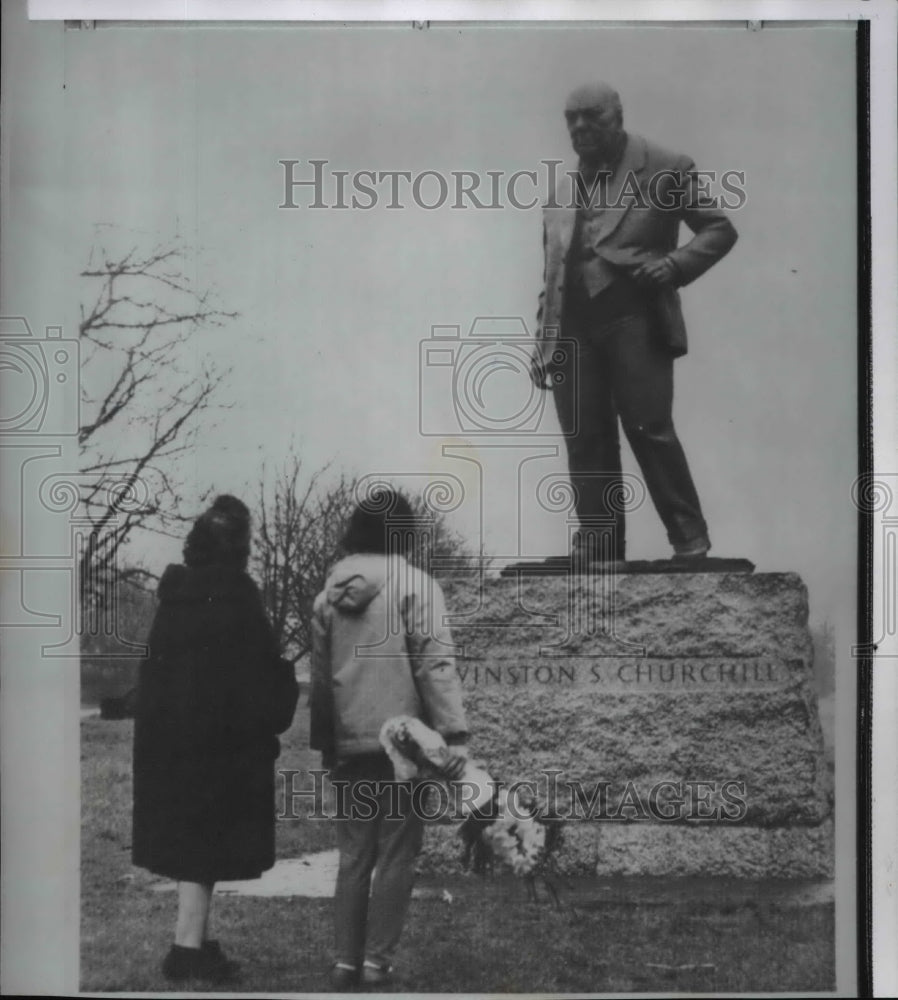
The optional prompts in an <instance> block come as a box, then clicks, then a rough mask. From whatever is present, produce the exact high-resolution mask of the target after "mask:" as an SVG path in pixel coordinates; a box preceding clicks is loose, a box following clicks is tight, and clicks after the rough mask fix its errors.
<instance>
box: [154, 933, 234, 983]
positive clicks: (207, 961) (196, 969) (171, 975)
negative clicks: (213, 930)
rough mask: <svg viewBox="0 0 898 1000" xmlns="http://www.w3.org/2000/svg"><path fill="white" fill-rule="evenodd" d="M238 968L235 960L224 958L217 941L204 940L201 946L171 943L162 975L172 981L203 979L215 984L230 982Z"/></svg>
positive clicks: (163, 964) (232, 980)
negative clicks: (191, 946)
mask: <svg viewBox="0 0 898 1000" xmlns="http://www.w3.org/2000/svg"><path fill="white" fill-rule="evenodd" d="M210 944H211V947H210ZM239 969H240V967H239V965H238V964H237V963H236V962H232V961H231V960H230V959H228V958H225V956H224V954H223V952H222V950H221V948H220V946H219V945H218V943H217V942H206V943H205V945H204V946H203V947H202V948H185V947H183V946H182V945H179V944H173V945H172V946H171V948H170V949H169V952H168V954H167V955H166V956H165V960H164V961H163V963H162V975H163V976H165V978H166V979H170V980H172V982H182V981H183V980H185V979H205V980H207V981H208V982H210V983H216V984H223V983H232V982H234V981H235V980H236V979H237V974H238V972H239Z"/></svg>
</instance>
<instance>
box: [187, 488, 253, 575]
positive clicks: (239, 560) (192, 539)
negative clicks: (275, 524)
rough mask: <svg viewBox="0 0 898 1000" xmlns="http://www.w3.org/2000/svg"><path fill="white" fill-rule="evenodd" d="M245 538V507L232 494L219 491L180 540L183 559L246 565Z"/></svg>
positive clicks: (196, 563)
mask: <svg viewBox="0 0 898 1000" xmlns="http://www.w3.org/2000/svg"><path fill="white" fill-rule="evenodd" d="M249 541H250V513H249V508H248V507H247V506H246V504H245V503H243V501H241V500H238V499H237V498H236V497H232V496H230V495H228V494H227V493H225V494H222V496H220V497H217V498H216V500H215V503H213V504H212V506H211V507H210V508H209V509H208V510H207V511H204V512H203V513H202V514H200V516H199V517H198V518H197V519H196V521H195V522H194V525H193V527H192V528H191V529H190V534H188V536H187V541H186V542H185V543H184V563H185V564H186V565H187V566H193V567H197V566H222V567H231V568H234V569H246V564H247V562H248V561H249Z"/></svg>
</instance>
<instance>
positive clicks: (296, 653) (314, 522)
mask: <svg viewBox="0 0 898 1000" xmlns="http://www.w3.org/2000/svg"><path fill="white" fill-rule="evenodd" d="M329 471H330V467H329V466H324V468H321V469H318V470H316V471H315V472H313V473H312V474H311V475H309V476H308V478H307V479H306V478H304V469H303V464H302V460H301V459H300V458H299V457H298V456H297V455H296V453H295V452H294V451H292V450H291V452H290V454H289V456H288V458H287V460H286V462H285V463H284V466H283V467H282V468H281V469H280V470H279V471H278V473H277V474H276V476H275V478H274V483H273V485H272V487H271V488H270V489H269V488H267V487H266V483H265V473H264V470H263V474H262V480H261V482H260V484H259V503H258V511H259V513H258V524H257V529H256V539H255V544H254V546H253V552H254V563H255V566H254V568H255V570H256V573H257V575H258V577H259V580H260V582H261V586H262V596H263V600H264V603H265V607H266V610H267V612H268V615H269V617H270V619H271V622H272V625H273V627H274V630H275V634H276V635H277V637H278V640H279V642H280V645H281V651H282V655H284V656H285V657H286V658H287V659H289V660H291V661H292V662H293V663H295V662H296V661H297V660H300V659H301V658H302V657H303V656H305V655H306V654H307V653H308V652H309V650H310V649H311V646H312V634H311V619H312V605H313V604H314V602H315V598H316V597H317V596H318V594H319V593H320V592H321V590H322V588H323V587H324V583H325V580H326V578H327V573H328V570H329V569H330V567H331V566H332V565H333V563H334V561H335V560H336V559H337V558H338V557H339V556H340V555H341V552H340V542H341V539H342V537H343V533H344V531H345V529H346V524H347V521H348V519H349V516H350V514H351V513H352V511H353V509H354V507H355V505H356V502H357V499H358V497H357V491H356V485H357V484H356V481H355V480H353V479H349V478H347V476H346V475H345V474H340V475H339V476H338V477H336V478H333V479H331V480H330V481H329V480H328V476H327V474H328V472H329ZM409 501H410V503H411V505H412V509H413V510H414V512H415V515H416V518H417V520H418V527H419V531H420V533H421V535H422V536H423V538H424V544H422V545H420V546H416V547H415V549H416V552H417V553H418V554H419V561H421V562H422V563H423V564H424V568H426V569H429V568H430V565H429V563H430V561H431V560H432V559H433V558H434V557H440V556H462V555H470V553H469V552H468V550H467V548H466V545H465V541H464V539H463V538H462V536H461V535H459V534H458V533H457V532H455V531H454V530H453V529H452V527H451V525H450V524H449V522H448V521H447V519H446V517H445V515H444V514H442V513H440V512H439V511H436V512H434V511H433V510H432V509H431V508H430V507H429V506H428V504H427V503H426V501H425V499H424V497H423V496H420V495H416V496H411V497H409Z"/></svg>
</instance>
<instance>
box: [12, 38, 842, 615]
mask: <svg viewBox="0 0 898 1000" xmlns="http://www.w3.org/2000/svg"><path fill="white" fill-rule="evenodd" d="M33 30H36V29H33ZM854 44H855V42H854V34H853V32H851V31H850V30H846V29H845V28H844V27H841V28H836V27H819V28H813V29H812V28H802V29H797V28H777V27H775V26H765V28H764V29H763V30H762V31H757V32H752V31H748V30H746V29H745V28H743V27H732V28H724V27H717V28H703V29H696V28H690V27H686V26H684V27H678V28H676V29H669V28H666V29H663V30H660V29H657V28H642V29H632V28H615V27H597V28H590V27H588V26H578V27H576V28H569V27H566V28H562V27H557V28H553V27H536V26H535V27H526V28H517V27H512V26H501V27H499V26H494V27H490V28H475V27H470V28H464V29H457V28H449V27H442V28H432V29H430V30H426V31H416V30H412V29H411V28H408V27H401V28H399V27H388V26H381V27H376V28H361V27H355V28H327V27H311V28H310V27H305V28H302V27H294V28H280V27H279V28H254V29H235V28H187V29H185V28H181V29H176V28H148V27H139V28H138V27H133V28H118V29H100V30H96V31H67V32H65V33H64V34H63V35H61V40H60V42H59V46H58V53H57V55H58V57H59V58H61V59H62V60H63V61H64V66H65V71H64V81H65V96H64V100H63V101H62V102H61V104H60V105H59V107H60V109H61V110H60V114H59V118H58V119H57V120H56V121H54V122H50V123H48V122H46V121H44V122H40V123H37V122H32V124H31V125H30V126H27V129H28V130H27V131H26V132H25V133H24V134H23V135H22V137H21V139H20V141H19V142H18V143H17V144H15V145H14V146H13V154H14V156H15V157H18V158H20V159H14V160H13V162H12V164H11V165H10V170H11V180H12V194H13V199H14V206H15V207H14V211H13V213H12V216H11V217H10V224H11V225H13V226H14V227H20V230H21V232H22V239H23V252H22V254H21V257H20V258H19V259H17V260H15V261H7V262H6V266H7V278H8V281H7V284H6V289H7V312H9V309H10V301H11V300H10V298H9V294H8V293H9V289H14V290H15V300H16V301H15V305H14V307H13V308H14V309H15V311H16V312H19V313H22V314H24V315H28V316H30V317H32V318H33V322H34V324H35V325H36V326H40V325H42V324H46V323H59V322H61V321H63V322H64V323H65V324H66V329H67V332H69V331H72V330H74V329H75V325H76V323H77V307H78V302H79V299H80V298H81V297H82V296H83V294H84V288H83V286H82V285H81V284H79V279H78V278H77V274H78V272H79V270H81V268H82V267H83V266H84V263H85V262H86V260H87V256H88V253H89V251H90V248H91V244H92V241H93V239H94V227H95V226H96V224H98V223H108V224H113V225H114V226H115V227H116V229H117V231H118V232H120V233H121V234H122V238H123V239H124V240H125V241H126V242H129V241H130V242H136V243H140V242H141V241H145V243H146V245H147V246H149V245H151V244H152V243H154V242H156V241H158V240H159V239H165V238H167V237H169V236H170V235H172V234H173V233H175V232H178V233H179V234H180V235H181V236H182V237H183V239H184V240H185V242H186V244H187V245H188V246H190V247H191V248H192V249H195V250H196V251H197V253H196V256H195V257H194V258H193V259H192V261H191V263H190V268H191V271H192V273H193V275H194V277H195V278H196V281H197V282H198V284H199V285H201V286H205V285H215V286H217V288H218V289H219V293H220V298H221V301H222V304H223V305H224V307H226V308H227V309H231V310H236V311H238V312H239V313H240V314H241V316H240V319H239V320H237V321H236V322H234V323H233V324H231V325H230V326H228V327H226V328H225V329H223V330H220V331H215V332H214V333H206V334H200V335H197V337H196V338H195V340H194V342H193V343H192V345H191V349H192V352H193V353H192V354H189V353H188V354H186V355H185V357H184V359H183V360H184V363H185V364H186V365H189V364H199V362H200V360H201V359H202V358H203V357H204V356H206V355H210V354H211V355H214V357H215V359H216V360H217V361H219V362H220V363H221V364H222V366H224V367H227V366H231V367H232V368H233V376H232V377H231V378H230V380H229V382H228V385H227V386H226V389H225V397H226V400H227V401H228V402H230V403H231V404H232V408H231V409H230V410H228V411H227V412H226V413H225V414H223V415H222V416H221V417H220V419H219V420H218V423H217V426H216V427H215V428H213V429H210V430H208V432H207V433H205V434H204V435H203V437H202V447H201V449H200V450H199V451H198V452H197V454H196V455H195V458H194V459H192V465H191V467H190V469H189V470H188V476H189V478H190V479H192V480H193V481H194V482H195V484H196V488H197V490H201V489H205V488H207V487H209V486H210V485H213V486H214V487H215V488H216V489H218V490H228V491H231V492H235V493H238V494H241V495H245V496H247V497H248V498H249V499H250V500H252V490H251V484H254V483H255V482H256V481H257V479H258V476H259V473H260V469H261V465H262V462H263V459H264V460H265V461H266V462H267V463H268V464H269V466H271V465H276V464H277V463H278V462H280V461H281V460H282V459H283V457H284V456H285V454H286V452H287V449H288V447H289V445H290V441H291V439H294V440H295V441H296V443H297V447H298V450H299V451H300V453H301V454H302V455H303V457H304V458H305V459H306V460H307V462H308V465H309V468H315V467H317V466H319V465H321V464H323V463H324V462H326V461H328V460H333V461H334V463H335V466H336V467H338V468H342V469H345V470H346V471H347V472H349V473H353V474H360V475H361V474H367V473H381V474H384V475H385V476H389V477H391V478H393V479H394V480H396V481H397V482H399V483H400V484H403V485H407V486H409V487H410V488H416V487H417V488H420V486H421V485H423V484H424V483H426V482H427V481H429V479H431V478H433V477H435V476H438V475H439V474H440V473H449V474H453V475H455V476H458V477H459V478H460V479H461V480H462V481H463V483H464V484H465V488H466V499H465V501H464V503H463V504H462V505H461V507H460V508H459V510H458V511H457V513H456V515H455V517H456V519H457V521H456V523H457V526H458V527H459V528H460V530H462V531H464V533H465V534H466V535H468V536H469V537H470V539H471V542H472V545H474V546H475V547H476V546H477V545H478V544H479V542H480V535H479V527H478V525H479V524H480V521H481V517H482V520H483V523H484V529H483V540H484V544H485V547H486V550H487V551H488V552H492V553H496V554H500V555H512V554H515V552H516V548H515V547H516V546H517V545H518V540H517V538H518V534H519V532H518V524H519V523H523V525H524V529H523V535H524V539H525V544H526V549H525V553H523V554H528V555H540V556H543V555H548V554H551V553H560V552H563V551H564V549H565V545H566V535H567V527H566V524H565V519H564V517H563V515H559V514H554V515H549V514H546V513H544V512H539V508H538V507H537V506H536V505H535V504H534V503H533V502H532V500H531V499H530V498H531V497H532V494H533V490H534V488H535V484H536V481H537V480H538V479H540V478H542V477H543V476H544V475H546V474H549V473H553V472H554V473H558V474H559V475H563V474H564V472H565V469H566V464H565V461H564V448H563V441H562V439H561V438H560V437H557V436H556V435H555V433H554V432H555V431H556V430H557V424H556V422H555V415H554V411H553V409H552V404H551V399H548V400H547V403H548V406H547V409H546V413H545V415H544V418H543V419H542V421H541V423H540V425H539V429H540V431H541V432H542V436H534V435H532V434H522V435H520V436H519V437H517V438H516V439H514V441H513V444H514V445H515V446H516V447H514V448H509V447H487V445H496V444H497V443H499V441H498V439H496V438H489V437H487V438H483V437H478V436H476V435H475V436H472V435H470V434H465V433H463V432H462V429H461V428H459V427H458V426H457V424H456V423H455V417H454V413H453V409H452V405H451V404H452V390H451V383H450V381H449V377H450V375H451V372H452V370H451V369H449V368H439V369H438V368H436V367H428V366H425V367H424V369H423V374H422V368H421V364H420V358H421V348H420V344H421V342H422V341H424V340H426V339H427V338H429V336H430V332H431V328H432V326H434V325H458V326H460V327H461V329H462V333H463V334H464V333H466V332H467V331H468V329H469V328H470V326H471V323H472V321H473V320H474V318H475V317H477V316H503V317H521V318H522V320H523V321H524V323H525V324H527V326H528V327H530V328H531V329H532V325H533V320H534V316H535V310H536V300H537V294H538V292H539V290H540V282H541V274H542V252H541V218H540V212H539V210H538V209H531V210H520V209H515V208H513V207H510V206H507V207H505V208H503V209H501V210H496V211H491V210H474V209H470V208H469V209H467V210H463V211H459V210H453V209H451V208H450V207H448V205H447V206H444V207H442V208H437V209H434V210H431V211H428V210H425V209H423V208H420V207H417V206H415V205H414V203H413V200H412V198H411V197H410V196H409V194H408V189H407V186H406V188H404V189H403V191H404V201H405V203H406V205H407V207H405V208H404V209H402V210H398V211H397V210H390V209H387V208H386V204H387V199H386V193H387V189H386V187H385V186H383V185H378V188H377V190H378V195H379V199H378V204H377V205H376V206H375V207H374V208H372V209H371V210H369V211H360V210H345V211H341V210H336V209H330V210H317V211H313V210H311V209H309V208H308V207H307V205H308V204H309V201H310V197H311V196H310V195H308V194H304V193H303V192H301V191H300V192H298V193H297V195H296V200H297V203H299V204H300V205H301V207H300V208H298V209H296V210H292V211H291V210H284V209H279V208H278V205H279V204H280V203H281V202H282V201H283V197H284V183H283V173H284V172H283V168H282V167H281V166H280V165H279V163H278V161H279V160H281V159H295V160H300V161H303V163H302V164H300V166H298V167H297V168H296V172H297V175H300V174H302V175H304V176H310V175H311V167H309V166H308V161H309V160H311V159H322V160H327V161H328V164H327V167H326V168H325V175H326V185H327V190H328V192H331V191H333V184H334V181H333V176H332V174H331V171H333V170H348V171H351V172H355V171H360V170H375V171H384V170H407V171H411V172H412V173H413V174H417V173H420V172H421V171H424V170H438V171H442V172H448V171H474V172H475V173H476V174H478V175H480V176H483V177H484V178H485V177H486V172H487V171H503V172H504V174H505V176H507V175H509V174H511V173H513V172H514V171H517V170H537V171H539V178H540V181H543V180H544V178H545V171H544V169H543V168H541V167H540V164H541V161H544V160H548V159H569V157H570V149H569V144H568V138H567V134H566V130H565V127H564V119H563V116H562V108H563V104H564V100H565V97H566V95H567V93H568V91H569V90H571V89H572V88H573V87H574V86H576V85H578V84H580V83H582V82H585V81H590V80H594V79H605V80H607V81H609V82H611V83H612V84H613V85H615V86H616V87H617V88H618V90H619V91H620V94H621V98H622V100H623V105H624V116H625V126H626V128H627V129H628V130H631V131H633V132H636V133H639V134H643V135H645V136H647V137H648V138H650V139H653V140H655V141H656V142H658V143H660V144H662V145H665V146H668V147H670V148H672V149H674V150H676V151H678V152H684V153H688V154H689V155H691V156H692V157H693V158H694V159H695V161H696V163H697V165H698V166H699V167H700V168H702V169H707V170H716V171H723V170H737V171H744V173H745V192H746V201H745V205H744V206H743V207H742V208H741V209H740V210H739V211H737V212H735V213H734V214H733V221H734V223H735V225H736V228H737V229H738V231H739V236H740V239H739V242H738V243H737V245H736V247H735V248H734V250H733V251H732V252H731V253H730V255H729V256H728V257H727V258H725V259H724V261H723V262H721V263H720V264H719V265H717V266H716V267H715V268H713V269H712V270H711V271H710V272H709V273H708V274H707V275H705V276H704V277H703V278H701V279H700V280H698V281H697V282H696V283H695V284H694V285H692V286H690V287H689V288H688V289H685V290H684V292H683V302H684V310H685V314H686V322H687V326H688V329H689V336H690V353H689V354H688V355H687V357H686V358H684V359H682V360H680V361H678V362H677V365H676V401H675V422H676V426H677V428H678V432H679V434H680V437H681V439H682V441H683V444H684V447H685V449H686V453H687V456H688V458H689V462H690V465H691V467H692V470H693V474H694V477H695V480H696V483H697V487H698V490H699V495H700V497H701V499H702V503H703V507H704V510H705V514H706V517H707V520H708V522H709V526H710V533H711V538H712V543H713V551H712V554H713V555H718V556H740V557H746V558H749V559H751V560H752V561H754V562H755V563H756V564H757V567H758V570H759V571H773V570H795V571H797V572H799V573H800V574H801V575H802V577H803V578H804V579H805V580H806V582H807V583H808V586H809V588H810V593H811V609H812V615H813V616H814V617H818V618H819V617H823V616H826V615H829V616H831V617H832V616H833V615H835V614H836V613H837V611H838V609H839V608H843V607H850V608H852V609H853V602H854V587H855V553H856V536H855V516H854V510H853V508H852V506H851V503H850V489H851V484H852V481H853V479H854V476H855V473H856V468H857V457H856V447H857V436H856V424H855V419H856V408H857V398H856V343H857V340H856V337H857V325H856V289H855V284H856V282H855V268H856V252H855V238H856V237H855V232H856V226H855V216H856V181H855V83H854ZM34 72H35V74H37V73H38V72H39V68H35V70H34ZM32 83H34V81H32ZM26 86H27V81H26ZM23 90H24V88H23ZM24 92H26V93H27V90H24ZM19 108H20V109H21V104H20V105H19ZM20 114H21V115H22V117H21V119H15V120H14V121H13V123H12V125H13V127H16V126H19V123H20V122H21V123H22V124H21V126H20V127H21V128H25V127H26V126H25V124H24V123H25V121H26V115H27V105H26V107H25V108H24V110H21V111H20ZM38 125H39V126H40V128H43V129H44V130H46V129H47V128H48V127H52V128H56V129H60V130H62V132H63V134H64V137H65V141H64V150H65V155H64V161H63V162H59V163H46V162H42V163H41V166H40V169H38V170H34V169H33V165H34V162H35V161H36V159H39V158H40V135H41V131H40V128H39V127H38ZM26 167H29V168H30V169H29V170H28V171H27V172H26ZM483 183H484V185H486V183H487V182H486V180H484V182H483ZM421 190H422V193H423V196H424V197H425V198H429V199H430V198H434V197H435V192H436V188H435V187H434V186H432V185H427V186H424V187H422V189H421ZM519 190H520V191H521V192H522V194H523V195H524V196H528V197H529V194H530V190H529V188H528V187H527V186H526V184H524V185H522V186H521V187H520V188H519ZM327 197H328V199H329V200H332V195H331V194H330V193H329V194H328V195H327ZM685 235H686V234H685V232H684V236H685ZM51 245H52V248H51ZM47 252H51V253H53V254H54V255H55V259H58V260H60V261H61V262H62V264H63V268H64V273H62V274H58V275H56V276H55V279H56V282H57V284H56V285H55V287H54V294H53V296H51V297H50V298H49V299H48V297H47V295H46V293H45V289H46V284H47V275H46V273H45V272H43V271H42V269H41V267H40V261H41V258H42V254H46V253H47ZM48 303H49V304H48ZM51 308H52V310H53V311H52V314H51V312H50V310H51ZM60 309H62V310H63V312H64V316H63V317H60V315H59V310H60ZM461 350H462V354H463V352H464V350H465V349H464V348H462V349H461ZM462 354H459V356H460V357H461V356H462ZM419 375H420V376H421V377H422V378H423V379H424V382H423V389H422V388H421V384H419ZM484 392H485V397H484V400H485V404H484V405H485V406H486V407H487V409H489V408H490V407H492V408H493V410H492V411H493V412H497V413H506V412H509V410H510V409H511V408H514V407H515V406H516V405H517V403H520V404H521V405H522V406H526V405H527V399H528V394H529V387H528V386H527V384H526V381H525V380H524V379H523V377H522V376H521V375H520V374H518V373H515V372H511V371H505V372H500V373H498V374H495V375H494V376H492V377H491V378H489V379H487V381H486V383H485V385H484ZM419 404H420V405H419ZM421 406H423V408H424V412H425V420H426V421H427V427H426V428H425V429H428V430H436V431H437V432H442V435H443V436H442V437H441V436H425V435H422V433H421V428H420V426H419V410H420V407H421ZM508 443H509V442H508V441H506V442H505V444H506V445H507V444H508ZM445 444H450V445H455V446H464V447H466V449H467V450H465V451H463V453H464V454H468V455H470V456H471V457H472V458H474V459H475V460H476V461H477V462H479V463H480V464H481V466H482V470H483V471H482V478H483V483H484V491H483V493H482V501H483V502H482V504H481V491H480V489H479V488H478V486H477V479H476V476H475V475H474V472H475V470H476V468H477V466H476V465H475V464H473V463H472V462H467V461H463V460H460V459H458V458H450V457H446V456H444V455H443V454H442V446H443V445H445ZM553 453H554V455H553ZM525 456H530V457H531V458H532V461H530V462H528V463H526V464H525V466H524V470H525V471H524V473H523V474H522V477H521V478H520V479H519V478H518V477H517V475H516V470H517V468H519V467H520V466H521V461H522V459H523V458H524V457H525ZM626 461H627V463H628V466H627V467H628V468H629V469H630V470H631V471H634V472H635V471H636V466H635V464H634V463H633V460H632V458H631V457H630V455H629V452H627V457H626ZM520 496H523V498H524V499H523V500H522V504H521V509H522V513H521V515H520V521H519V518H518V515H517V513H516V511H517V510H518V508H519V503H518V500H519V497H520ZM628 534H629V553H628V554H629V556H630V557H631V558H662V557H666V556H667V555H668V554H669V546H668V544H667V541H666V538H665V535H664V532H663V529H662V527H661V524H660V521H659V519H658V517H657V515H656V514H655V512H654V510H653V509H651V508H650V506H649V505H648V504H646V506H645V507H644V508H643V509H641V510H639V511H638V512H636V513H635V514H634V515H633V516H632V518H631V526H630V529H629V532H628ZM179 549H180V544H179V543H175V542H173V543H172V544H171V545H165V544H164V545H159V544H157V543H154V544H153V546H152V547H148V546H145V545H144V546H142V547H140V549H139V554H140V557H141V558H142V559H143V560H144V561H145V562H146V563H147V565H148V566H149V567H150V568H152V569H154V570H157V571H158V570H159V569H161V568H162V566H163V565H164V563H165V562H167V561H171V560H176V559H178V558H179Z"/></svg>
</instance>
